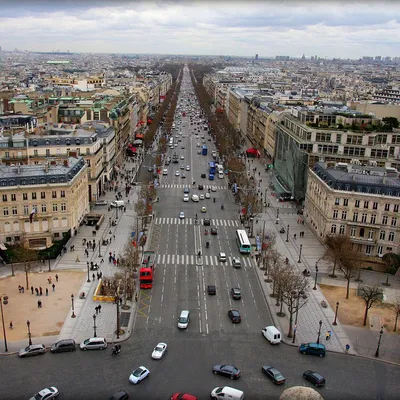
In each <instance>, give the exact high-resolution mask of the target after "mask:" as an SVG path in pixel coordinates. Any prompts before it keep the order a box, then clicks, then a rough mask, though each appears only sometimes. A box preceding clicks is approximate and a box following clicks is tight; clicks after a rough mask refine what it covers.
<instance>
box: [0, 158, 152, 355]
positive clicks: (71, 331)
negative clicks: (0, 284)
mask: <svg viewBox="0 0 400 400" xmlns="http://www.w3.org/2000/svg"><path fill="white" fill-rule="evenodd" d="M132 168H135V169H136V170H137V168H139V164H138V163H135V164H134V163H132V162H129V161H126V169H127V170H131V169H132ZM122 172H123V171H122ZM119 180H120V182H119V187H120V189H119V190H120V191H121V193H123V195H125V191H124V190H123V187H124V186H125V185H124V182H123V185H122V182H121V179H119ZM130 180H132V178H131V179H130ZM139 190H140V186H132V188H131V192H130V194H129V197H125V196H124V197H123V199H124V200H125V202H126V206H127V208H126V212H123V210H122V209H119V210H118V219H117V218H116V210H115V209H114V208H112V209H111V210H110V211H108V206H106V205H104V206H95V207H94V209H93V210H92V212H99V213H103V214H104V222H103V223H102V225H101V226H100V228H99V230H97V231H96V236H93V227H90V226H81V227H80V228H79V230H78V233H77V235H76V236H74V237H72V238H71V240H70V241H69V243H68V244H67V249H68V251H67V252H66V253H64V254H63V255H61V256H60V257H59V258H58V259H57V260H52V262H51V270H52V272H51V273H52V274H55V273H57V271H60V270H71V271H73V270H78V271H81V272H82V271H83V272H85V273H86V272H87V262H91V261H93V263H97V264H98V265H99V266H100V269H99V270H98V271H89V279H90V281H87V278H86V279H85V280H84V283H83V284H82V285H81V287H80V289H79V291H78V293H76V294H75V301H74V306H75V307H74V311H75V315H76V318H72V317H71V313H70V312H68V314H67V317H66V319H65V322H64V324H63V327H62V329H61V331H60V333H59V335H56V336H45V337H32V342H33V343H43V344H45V345H46V346H50V345H51V344H52V343H54V342H56V341H57V340H60V339H65V338H72V339H74V340H75V341H76V342H77V343H80V342H81V341H83V340H84V339H86V338H88V337H91V336H93V335H94V318H93V315H96V311H95V307H96V306H98V305H99V304H101V312H100V313H99V314H98V315H96V320H95V324H96V333H97V336H98V337H105V338H106V339H107V341H108V342H116V341H122V340H125V339H127V338H128V337H129V336H130V335H131V333H132V326H133V323H134V317H135V313H136V302H135V301H132V302H130V301H127V306H129V309H126V310H125V309H123V307H120V324H121V329H123V330H124V333H123V334H120V337H119V339H117V338H116V333H115V331H116V317H117V313H116V307H117V306H116V305H115V304H113V303H107V302H101V303H100V302H95V301H93V297H92V296H93V294H94V292H95V289H96V288H97V286H98V284H99V280H98V279H97V278H96V273H97V272H99V271H101V272H102V273H103V276H104V277H112V276H113V275H114V274H115V273H116V272H119V271H120V270H119V269H118V268H117V267H116V266H114V265H113V264H112V263H109V262H108V253H109V252H115V256H116V258H118V257H120V256H121V255H122V253H123V248H124V246H125V244H126V242H127V240H128V238H129V237H130V234H131V230H132V226H133V223H134V221H135V215H136V214H135V210H134V204H135V203H136V202H137V199H138V191H139ZM128 198H129V201H130V203H129V204H127V200H128ZM101 200H107V201H108V203H109V202H110V201H113V200H115V192H114V191H107V192H106V193H105V195H103V196H101ZM113 220H117V225H116V226H112V225H111V221H113ZM110 232H111V234H110ZM150 236H151V232H149V234H148V243H149V240H150ZM106 238H108V239H110V238H112V241H111V243H109V244H108V245H106V246H103V245H100V246H99V243H102V240H103V239H106ZM83 239H86V240H87V241H89V240H95V242H96V248H95V249H94V250H90V251H89V257H86V256H85V254H84V250H85V249H86V245H83ZM71 245H73V246H75V250H74V251H70V246H71ZM77 256H78V257H79V261H77ZM102 259H104V262H103V263H101V260H102ZM47 268H48V264H47V263H46V264H44V265H43V266H42V265H40V266H39V267H38V269H37V270H38V272H41V271H42V270H44V271H47ZM5 274H7V275H8V276H10V275H11V269H9V268H4V269H3V270H2V275H3V276H4V275H5ZM93 276H94V277H95V279H93ZM82 292H85V298H84V299H80V298H79V294H80V293H82ZM110 322H111V323H110ZM1 342H3V341H1ZM27 344H28V340H22V341H18V342H8V349H9V351H8V353H6V354H12V353H13V352H16V351H18V350H19V349H21V348H22V347H23V346H26V345H27ZM0 347H1V351H3V349H4V345H3V343H1V344H0Z"/></svg>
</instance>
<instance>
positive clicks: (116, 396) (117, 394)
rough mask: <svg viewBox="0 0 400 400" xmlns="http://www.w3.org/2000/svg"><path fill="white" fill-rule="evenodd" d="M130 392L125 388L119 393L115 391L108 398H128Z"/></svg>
mask: <svg viewBox="0 0 400 400" xmlns="http://www.w3.org/2000/svg"><path fill="white" fill-rule="evenodd" d="M128 399H129V394H128V393H126V392H125V390H120V391H119V392H117V393H114V394H113V395H112V396H111V397H109V398H108V400H128Z"/></svg>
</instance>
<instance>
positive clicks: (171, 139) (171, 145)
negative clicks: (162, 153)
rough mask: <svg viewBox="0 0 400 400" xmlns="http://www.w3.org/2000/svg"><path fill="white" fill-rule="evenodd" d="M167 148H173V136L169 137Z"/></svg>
mask: <svg viewBox="0 0 400 400" xmlns="http://www.w3.org/2000/svg"><path fill="white" fill-rule="evenodd" d="M169 148H170V149H173V148H174V138H173V137H171V138H170V139H169Z"/></svg>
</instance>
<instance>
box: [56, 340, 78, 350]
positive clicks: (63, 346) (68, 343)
mask: <svg viewBox="0 0 400 400" xmlns="http://www.w3.org/2000/svg"><path fill="white" fill-rule="evenodd" d="M75 350H76V344H75V340H73V339H63V340H59V341H58V342H56V343H54V344H53V345H52V346H51V347H50V351H51V352H52V353H63V352H66V351H75Z"/></svg>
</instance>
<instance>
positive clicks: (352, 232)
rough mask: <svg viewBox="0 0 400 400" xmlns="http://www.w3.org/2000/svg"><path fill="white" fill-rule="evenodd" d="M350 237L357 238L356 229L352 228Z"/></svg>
mask: <svg viewBox="0 0 400 400" xmlns="http://www.w3.org/2000/svg"><path fill="white" fill-rule="evenodd" d="M350 237H356V227H355V226H352V227H351V229H350Z"/></svg>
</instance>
